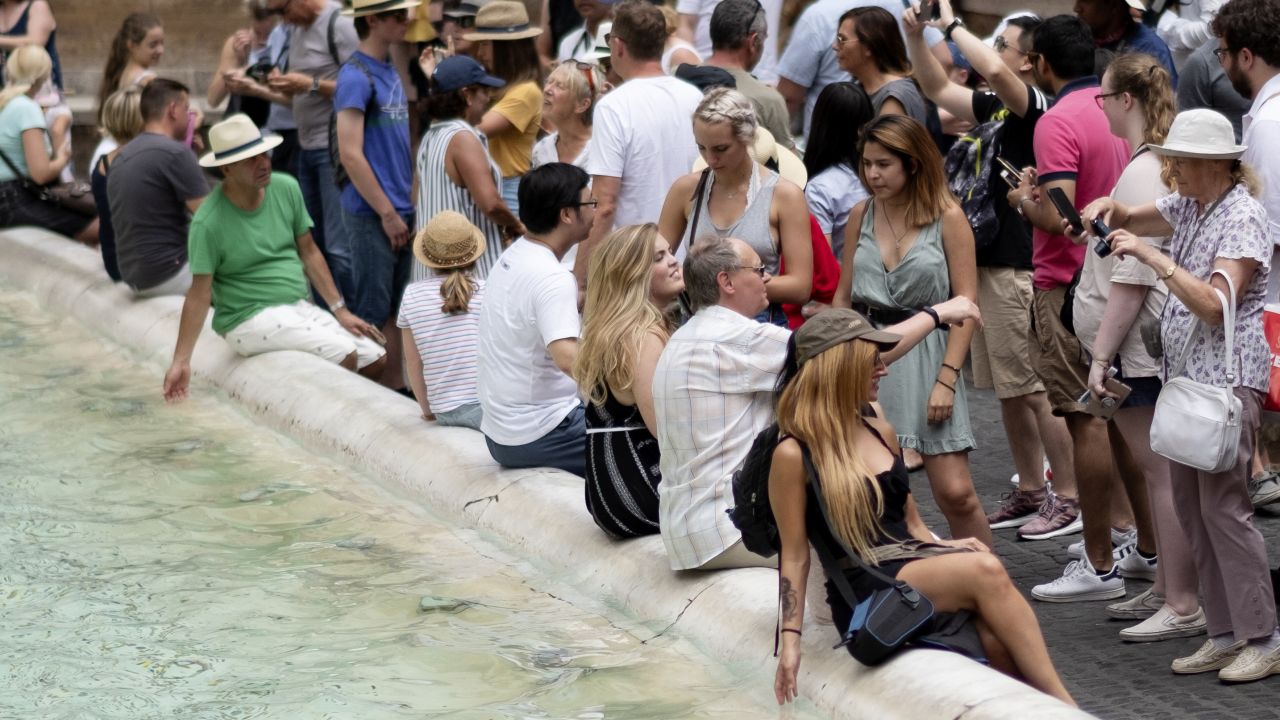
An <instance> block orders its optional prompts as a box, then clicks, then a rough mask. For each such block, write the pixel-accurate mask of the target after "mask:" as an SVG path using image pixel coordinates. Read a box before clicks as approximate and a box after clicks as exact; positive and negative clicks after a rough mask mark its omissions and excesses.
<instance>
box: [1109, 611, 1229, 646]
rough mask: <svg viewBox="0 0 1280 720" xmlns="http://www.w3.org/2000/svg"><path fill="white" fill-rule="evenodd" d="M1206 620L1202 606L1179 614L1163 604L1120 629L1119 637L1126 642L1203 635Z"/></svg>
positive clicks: (1206, 625)
mask: <svg viewBox="0 0 1280 720" xmlns="http://www.w3.org/2000/svg"><path fill="white" fill-rule="evenodd" d="M1206 628H1208V622H1207V621H1206V620H1205V617H1204V608H1196V611H1195V612H1193V613H1191V614H1190V615H1179V614H1178V613H1176V612H1174V611H1173V608H1171V607H1169V606H1168V605H1165V606H1164V607H1162V608H1160V609H1159V610H1157V611H1156V614H1155V615H1152V616H1151V617H1149V618H1147V619H1146V620H1143V621H1142V622H1140V623H1138V624H1137V625H1134V626H1133V627H1127V628H1125V629H1123V630H1121V631H1120V639H1121V640H1124V641H1126V642H1158V641H1160V640H1169V639H1172V638H1180V637H1193V636H1196V635H1204V634H1205V632H1206Z"/></svg>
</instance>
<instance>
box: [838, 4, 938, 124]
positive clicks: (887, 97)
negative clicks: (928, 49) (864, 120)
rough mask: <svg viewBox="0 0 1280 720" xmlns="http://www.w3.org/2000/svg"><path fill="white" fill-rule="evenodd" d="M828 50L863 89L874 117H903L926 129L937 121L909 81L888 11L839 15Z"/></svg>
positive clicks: (866, 9) (867, 9)
mask: <svg viewBox="0 0 1280 720" xmlns="http://www.w3.org/2000/svg"><path fill="white" fill-rule="evenodd" d="M831 47H832V49H833V50H835V52H836V62H838V63H840V67H841V68H842V69H844V70H845V72H847V73H849V74H850V75H852V76H853V77H854V79H856V80H857V81H858V84H860V85H862V88H863V89H864V90H866V92H867V95H868V96H869V97H870V98H871V109H872V110H873V111H874V112H875V114H877V115H906V116H908V117H911V118H914V119H915V120H916V121H917V122H919V123H920V124H921V125H924V126H926V127H928V126H929V125H930V123H931V122H936V120H937V117H936V116H937V111H936V110H933V109H931V108H930V107H929V105H928V104H927V103H926V102H925V100H924V95H922V94H920V88H918V87H916V83H915V81H914V80H912V79H911V61H910V60H908V59H907V46H906V44H905V43H904V42H903V41H902V31H901V30H900V29H899V28H898V21H897V20H895V19H894V17H893V16H892V15H890V14H889V12H888V11H887V10H885V9H884V8H882V7H856V8H853V9H852V10H850V11H849V12H847V13H845V14H844V15H841V16H840V25H839V29H838V30H837V31H836V41H835V43H834V44H833V45H832V46H831ZM931 114H932V115H934V118H933V119H932V120H931V119H930V117H929V116H930V115H931Z"/></svg>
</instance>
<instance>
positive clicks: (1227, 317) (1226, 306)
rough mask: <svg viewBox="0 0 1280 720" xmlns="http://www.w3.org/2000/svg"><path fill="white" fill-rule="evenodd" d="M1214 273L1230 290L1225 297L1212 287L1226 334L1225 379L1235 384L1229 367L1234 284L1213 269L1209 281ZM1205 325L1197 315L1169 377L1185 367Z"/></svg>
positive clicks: (1232, 344) (1233, 328) (1232, 351)
mask: <svg viewBox="0 0 1280 720" xmlns="http://www.w3.org/2000/svg"><path fill="white" fill-rule="evenodd" d="M1214 275H1221V276H1222V277H1223V278H1224V279H1225V280H1226V281H1227V288H1228V289H1229V290H1230V293H1229V294H1230V297H1227V296H1224V295H1223V294H1222V291H1221V290H1219V289H1218V288H1214V289H1213V291H1214V292H1215V293H1216V294H1217V295H1218V300H1219V302H1220V303H1221V307H1222V329H1223V333H1224V334H1225V335H1226V343H1225V344H1224V347H1223V353H1224V356H1223V360H1224V362H1225V365H1224V367H1226V369H1227V381H1228V382H1230V383H1231V384H1232V385H1235V378H1236V374H1235V372H1234V371H1233V370H1232V369H1231V368H1232V365H1233V363H1232V358H1233V357H1234V356H1235V345H1236V284H1235V282H1234V281H1233V280H1232V279H1231V276H1230V275H1228V274H1227V273H1226V272H1224V271H1222V270H1214V271H1213V272H1212V273H1210V275H1209V281H1210V282H1211V283H1212V282H1213V276H1214ZM1206 327H1208V325H1207V324H1206V323H1205V322H1204V321H1203V320H1201V319H1200V318H1198V317H1197V318H1196V324H1195V327H1193V328H1192V329H1191V333H1190V334H1189V335H1187V340H1186V342H1184V343H1183V344H1182V352H1180V353H1178V360H1177V362H1176V363H1174V365H1173V367H1172V369H1171V371H1170V372H1169V377H1170V378H1175V377H1178V376H1180V375H1182V371H1183V370H1184V369H1186V365H1187V357H1188V356H1190V355H1191V345H1192V344H1193V343H1194V342H1195V340H1196V338H1197V337H1199V336H1200V334H1201V333H1202V332H1204V330H1205V328H1206Z"/></svg>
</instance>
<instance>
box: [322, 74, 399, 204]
mask: <svg viewBox="0 0 1280 720" xmlns="http://www.w3.org/2000/svg"><path fill="white" fill-rule="evenodd" d="M357 62H359V63H361V64H362V65H364V68H365V70H368V71H369V74H368V76H366V75H365V73H364V72H362V71H361V70H360V68H359V67H356V65H355V63H357ZM370 78H372V80H373V88H372V89H373V91H374V92H375V97H374V102H373V103H372V107H370V105H371V103H370V102H369V93H370V86H369V80H370ZM333 108H334V111H335V112H342V111H343V110H346V109H348V108H353V109H355V110H359V111H360V112H362V113H366V114H365V118H364V156H365V158H366V159H367V160H368V161H369V166H370V167H372V168H373V174H374V176H375V177H376V178H377V179H378V182H379V184H381V185H382V192H384V193H386V195H387V199H388V200H390V201H391V204H392V206H394V207H395V209H396V212H398V213H400V214H401V215H408V214H409V213H411V212H413V201H412V200H411V199H410V190H411V188H412V186H413V159H412V157H411V154H410V152H409V102H408V100H407V99H406V98H405V95H404V86H402V85H401V84H400V75H399V74H398V73H397V72H396V69H395V68H394V67H392V66H391V65H390V64H388V63H384V62H381V61H379V60H374V59H373V58H371V57H369V56H368V55H365V54H364V53H362V52H360V51H358V50H357V51H356V52H355V54H353V55H352V56H351V59H350V60H349V61H347V63H346V64H344V65H343V66H342V69H341V70H339V71H338V89H337V91H336V92H335V93H334V96H333ZM366 110H368V111H369V112H366ZM342 209H343V210H346V211H347V212H349V213H351V214H352V215H376V214H377V213H375V212H374V211H373V208H372V207H370V205H369V203H368V202H366V201H365V199H364V198H363V197H361V196H360V192H359V191H358V190H356V186H355V184H354V183H352V184H350V185H347V186H346V187H345V188H343V189H342Z"/></svg>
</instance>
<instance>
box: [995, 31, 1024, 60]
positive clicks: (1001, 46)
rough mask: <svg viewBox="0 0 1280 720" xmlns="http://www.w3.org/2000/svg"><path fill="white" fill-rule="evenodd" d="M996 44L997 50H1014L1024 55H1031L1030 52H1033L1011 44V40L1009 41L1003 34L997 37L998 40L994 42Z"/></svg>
mask: <svg viewBox="0 0 1280 720" xmlns="http://www.w3.org/2000/svg"><path fill="white" fill-rule="evenodd" d="M994 46H995V49H996V52H1004V51H1005V50H1012V51H1014V52H1016V53H1018V54H1019V55H1023V56H1027V55H1030V54H1031V53H1029V52H1027V51H1025V50H1023V49H1022V48H1016V47H1014V46H1012V45H1010V44H1009V41H1008V40H1007V39H1006V38H1005V36H1003V35H1000V36H998V37H996V41H995V43H994Z"/></svg>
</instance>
